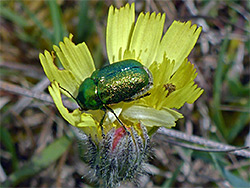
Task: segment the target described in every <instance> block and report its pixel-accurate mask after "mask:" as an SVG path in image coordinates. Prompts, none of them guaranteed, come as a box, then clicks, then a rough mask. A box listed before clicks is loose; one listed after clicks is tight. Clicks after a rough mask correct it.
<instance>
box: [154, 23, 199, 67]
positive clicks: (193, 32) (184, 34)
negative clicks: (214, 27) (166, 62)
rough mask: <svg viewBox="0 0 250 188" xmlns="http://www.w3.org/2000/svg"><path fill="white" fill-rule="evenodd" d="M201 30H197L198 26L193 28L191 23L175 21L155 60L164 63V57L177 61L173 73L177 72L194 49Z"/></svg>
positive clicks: (164, 38)
mask: <svg viewBox="0 0 250 188" xmlns="http://www.w3.org/2000/svg"><path fill="white" fill-rule="evenodd" d="M201 30H202V28H201V27H199V28H197V26H196V25H192V26H191V22H190V21H188V22H186V23H182V22H179V21H174V22H173V23H172V25H171V26H170V27H169V29H168V30H167V32H166V34H165V35H164V37H163V39H162V41H161V43H160V47H159V50H158V53H157V56H156V59H155V60H156V61H157V62H162V58H163V57H164V56H166V57H167V58H169V59H170V60H171V61H172V60H175V68H174V70H173V71H176V70H177V69H178V68H179V67H180V65H181V64H182V62H183V60H184V59H185V58H186V57H187V56H188V55H189V53H190V52H191V50H192V49H193V47H194V45H195V43H196V41H197V40H198V37H199V35H200V33H201Z"/></svg>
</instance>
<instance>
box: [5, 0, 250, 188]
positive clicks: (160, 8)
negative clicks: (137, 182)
mask: <svg viewBox="0 0 250 188" xmlns="http://www.w3.org/2000/svg"><path fill="white" fill-rule="evenodd" d="M127 2H129V3H131V2H133V1H112V0H107V1H95V0H93V1H92V0H89V1H87V0H86V1H78V0H71V1H63V0H56V1H53V0H49V1H43V0H36V1H29V0H23V1H22V0H18V1H13V0H8V1H3V0H2V1H0V31H1V32H0V39H1V42H0V53H1V55H0V75H1V90H0V95H1V98H0V110H1V111H0V113H1V127H0V140H1V144H0V159H1V166H0V183H1V185H2V186H3V187H96V184H95V182H93V181H91V178H90V177H88V176H87V174H88V168H87V165H86V164H85V163H84V162H83V161H82V160H81V158H80V155H81V152H79V150H78V144H77V140H76V139H75V138H74V137H73V136H72V131H71V129H70V126H69V125H68V124H67V122H66V121H64V120H63V118H62V117H61V116H60V114H59V113H58V111H57V109H56V108H55V106H54V105H53V103H51V102H50V98H49V95H48V91H47V86H48V85H49V81H48V80H47V78H46V76H45V74H44V72H43V69H42V66H41V64H40V61H39V59H38V55H39V53H41V52H43V51H44V50H45V49H47V50H52V46H53V45H54V44H56V45H58V43H59V41H61V40H62V39H63V37H65V36H69V33H72V34H73V35H74V38H73V41H74V42H75V43H76V44H78V43H80V42H83V41H84V42H86V43H87V45H88V47H89V49H90V51H91V53H92V56H93V58H94V61H95V63H96V67H97V68H100V67H101V66H102V65H103V63H105V62H106V61H107V54H106V49H105V27H106V20H107V13H108V8H109V6H110V5H111V4H113V5H115V7H120V6H124V5H125V4H126V3H127ZM135 7H136V16H138V14H139V12H147V11H150V12H153V11H155V12H157V13H158V12H162V13H163V12H164V13H166V15H167V18H166V24H165V31H166V29H167V28H168V26H169V25H170V24H171V23H172V22H173V20H181V21H188V20H191V21H192V23H193V24H197V25H199V26H202V27H203V32H202V34H201V36H200V38H199V40H198V42H197V44H196V46H195V48H194V50H193V51H192V53H191V55H190V56H189V60H190V61H191V62H192V63H193V64H195V67H196V68H197V72H198V77H197V78H196V82H197V83H198V85H199V87H201V88H204V90H205V92H204V94H203V95H202V96H201V97H200V98H199V99H198V101H196V102H195V103H194V104H192V105H185V106H184V107H183V108H182V109H180V110H179V111H180V112H181V113H183V114H184V116H185V118H184V119H181V120H179V121H178V122H177V126H176V127H175V128H174V129H175V130H179V131H182V132H184V133H185V134H186V135H190V136H191V135H197V136H200V137H202V138H206V139H207V140H213V141H216V142H218V143H225V144H229V145H232V146H249V145H250V126H249V122H250V115H249V112H250V107H249V106H250V100H249V96H250V84H249V78H250V63H249V62H250V40H249V38H250V37H249V36H250V35H249V33H250V25H249V20H250V1H247V0H245V1H240V0H238V1H219V0H218V1H213V0H211V1H209V0H206V1H205V0H189V1H170V0H169V1H164V0H162V1H152V0H147V1H137V2H136V4H135ZM34 93H40V94H39V95H34ZM25 96H32V97H33V98H30V97H29V98H28V97H25ZM39 98H40V99H42V100H39ZM152 141H153V142H154V156H153V157H152V158H151V159H150V161H149V165H148V166H147V170H148V173H149V175H148V176H147V177H142V179H141V187H248V186H249V185H250V183H249V182H250V173H249V172H250V160H249V158H247V157H240V156H236V155H233V154H228V153H211V152H200V151H194V150H191V149H186V148H183V147H179V146H175V145H172V144H169V143H167V142H162V139H161V138H160V137H153V138H152ZM128 186H129V187H132V185H130V184H127V185H124V186H121V187H128Z"/></svg>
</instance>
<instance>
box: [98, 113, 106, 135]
mask: <svg viewBox="0 0 250 188" xmlns="http://www.w3.org/2000/svg"><path fill="white" fill-rule="evenodd" d="M102 110H103V111H104V115H103V116H102V119H101V121H100V123H99V125H100V126H101V130H102V137H103V138H104V137H105V134H104V132H103V126H102V125H103V121H104V118H105V116H106V114H107V109H106V108H103V109H102Z"/></svg>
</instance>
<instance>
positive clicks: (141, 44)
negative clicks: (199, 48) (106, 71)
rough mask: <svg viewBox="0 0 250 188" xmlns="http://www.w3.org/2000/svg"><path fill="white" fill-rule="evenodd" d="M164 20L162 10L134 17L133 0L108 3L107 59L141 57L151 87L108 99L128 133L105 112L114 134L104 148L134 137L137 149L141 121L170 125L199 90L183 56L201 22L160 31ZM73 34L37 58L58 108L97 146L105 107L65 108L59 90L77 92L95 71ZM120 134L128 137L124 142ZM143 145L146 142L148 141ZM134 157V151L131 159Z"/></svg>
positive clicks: (118, 145) (106, 130)
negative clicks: (126, 98) (124, 98)
mask: <svg viewBox="0 0 250 188" xmlns="http://www.w3.org/2000/svg"><path fill="white" fill-rule="evenodd" d="M164 22H165V14H160V13H159V14H156V13H155V12H153V13H151V14H150V13H149V12H148V13H146V14H144V13H141V14H140V15H139V17H138V19H137V21H136V22H135V7H134V4H132V5H129V4H127V5H126V6H124V7H121V8H120V9H117V8H114V7H113V6H111V7H110V8H109V13H108V21H107V29H106V47H107V55H108V60H109V62H110V64H112V63H115V62H119V61H122V60H128V59H133V60H136V61H138V62H140V63H141V64H142V65H144V66H145V67H147V68H148V69H149V71H150V72H151V73H152V76H153V87H152V88H151V89H150V91H149V92H150V95H149V96H146V97H143V98H141V99H138V100H134V101H131V102H120V103H118V104H112V106H111V107H112V109H113V110H114V112H115V114H116V115H117V116H118V117H119V119H121V120H122V122H124V124H125V125H126V127H127V129H128V130H129V132H131V135H126V134H123V132H122V131H121V129H120V128H119V127H121V124H120V123H119V122H118V121H116V120H117V119H116V118H115V117H114V115H113V114H112V113H110V112H108V113H107V117H106V118H105V119H104V121H103V131H104V133H105V134H106V139H108V138H112V141H110V142H108V143H107V144H106V145H109V146H110V150H109V151H108V152H107V153H112V152H113V151H115V150H116V148H121V144H122V143H123V144H124V143H133V144H134V146H135V147H134V148H135V151H137V152H140V148H139V149H138V147H136V145H138V143H139V142H141V140H140V139H139V138H138V135H139V136H141V138H142V140H144V142H145V143H146V140H147V139H146V137H145V134H146V129H145V130H144V128H143V126H145V127H146V128H147V129H150V128H152V127H161V126H164V127H168V128H170V127H172V126H174V125H175V121H176V120H177V119H179V118H182V115H181V114H180V113H178V112H177V111H175V110H173V109H172V108H177V109H178V108H180V107H182V106H183V105H184V104H185V103H186V102H187V103H193V102H194V101H195V100H196V99H197V98H198V97H199V96H200V95H201V94H202V92H203V90H202V89H200V88H198V87H197V85H196V84H195V82H194V79H195V77H196V76H197V73H196V70H195V68H194V66H193V65H192V64H191V63H190V62H188V59H187V56H188V55H189V53H190V52H191V50H192V48H193V47H194V45H195V43H196V41H197V39H198V37H199V35H200V32H201V28H197V26H196V25H191V22H190V21H188V22H186V23H182V22H179V21H174V22H173V23H172V25H171V26H170V27H169V29H168V30H167V32H166V33H165V34H163V27H164ZM72 37H73V35H70V36H69V38H67V37H65V38H64V42H60V43H59V47H58V46H54V47H53V48H54V51H55V53H54V52H52V53H49V52H48V51H45V52H44V54H40V60H41V63H42V66H43V68H44V71H45V73H46V75H47V77H48V78H49V80H50V81H51V82H52V84H51V86H50V87H49V92H50V94H51V96H52V98H53V100H54V102H55V104H56V106H57V108H58V110H59V112H60V113H61V115H62V116H63V117H64V118H65V119H66V120H67V121H68V122H69V123H70V124H71V125H73V126H75V127H78V128H79V129H81V130H82V131H83V132H84V133H85V134H86V135H90V137H91V138H92V140H94V142H95V143H96V144H97V145H98V147H97V148H99V149H96V151H99V150H100V148H101V147H102V146H101V145H100V144H99V143H98V142H100V143H103V144H104V143H105V139H104V140H103V137H102V136H101V133H102V132H101V128H100V126H99V123H100V122H101V119H102V117H103V111H102V110H101V109H99V110H88V111H87V112H81V111H80V110H79V109H76V110H74V111H73V112H69V111H68V110H67V108H65V107H64V106H63V103H62V99H61V95H60V93H61V92H62V93H63V94H65V95H67V96H69V94H68V93H71V95H72V96H73V97H74V98H75V97H76V96H77V94H78V90H79V87H80V85H81V83H82V82H83V81H84V80H85V79H86V78H88V77H90V75H91V74H92V73H93V72H94V71H95V66H94V62H93V59H92V57H91V54H90V52H89V50H88V48H87V46H86V44H85V43H81V44H78V45H75V44H74V43H73V42H72ZM55 56H57V57H58V58H59V60H60V62H61V64H62V66H63V68H64V69H59V68H57V67H56V66H55V64H54V61H55ZM60 87H61V88H64V89H65V90H67V91H68V93H67V92H65V90H61V89H60ZM69 97H70V96H69ZM138 125H139V126H138ZM140 125H141V126H140ZM142 125H143V126H142ZM143 135H144V136H143ZM124 139H125V140H127V141H126V142H124ZM122 140H123V141H122ZM129 140H130V141H129ZM89 144H90V143H89ZM104 145H105V144H104ZM142 145H143V144H142ZM122 146H124V145H122ZM144 146H145V147H148V144H144ZM142 147H143V146H142ZM136 148H137V149H136ZM92 150H93V148H92ZM144 156H145V154H141V155H139V158H143V157H144ZM90 158H91V157H90ZM111 158H112V157H111ZM111 158H110V159H111ZM118 158H119V157H118ZM137 158H138V156H137V157H136V158H135V159H137ZM119 159H121V158H119ZM122 160H123V158H122V159H121V161H122ZM139 161H140V164H142V163H143V162H144V160H139ZM118 162H119V160H118ZM123 162H124V161H123ZM134 162H135V161H134ZM137 162H138V161H137ZM104 166H107V164H105V165H104ZM111 166H112V165H111ZM113 166H114V165H113ZM117 168H118V167H117ZM129 168H130V167H129ZM123 170H124V169H123ZM97 174H98V173H96V175H97ZM118 174H119V173H118ZM97 176H98V175H97ZM125 179H126V178H125ZM127 179H129V178H127ZM122 180H123V179H122Z"/></svg>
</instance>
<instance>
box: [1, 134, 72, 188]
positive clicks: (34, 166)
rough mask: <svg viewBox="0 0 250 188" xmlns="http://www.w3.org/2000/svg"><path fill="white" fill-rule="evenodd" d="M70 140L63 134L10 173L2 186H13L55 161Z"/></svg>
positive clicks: (66, 147)
mask: <svg viewBox="0 0 250 188" xmlns="http://www.w3.org/2000/svg"><path fill="white" fill-rule="evenodd" d="M71 142H72V140H71V139H69V138H68V137H66V136H63V137H61V138H59V139H57V140H56V141H54V142H53V143H51V144H50V145H49V146H47V147H46V148H45V149H44V150H43V151H42V152H41V153H40V154H37V155H35V156H34V157H32V159H31V160H30V161H29V162H28V163H26V164H25V165H24V166H22V167H21V168H20V169H18V170H17V171H15V172H14V173H12V174H11V175H10V176H9V177H8V179H7V180H6V181H5V182H3V184H2V186H3V187H14V186H16V185H18V183H20V182H22V181H24V180H26V179H28V178H29V177H32V176H34V175H36V174H37V173H39V172H40V171H42V170H43V169H45V168H46V167H48V166H49V165H51V164H52V163H53V162H55V161H56V160H57V159H58V158H59V157H60V156H61V155H62V154H63V153H64V152H65V151H66V150H67V149H68V147H69V146H70V144H71Z"/></svg>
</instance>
